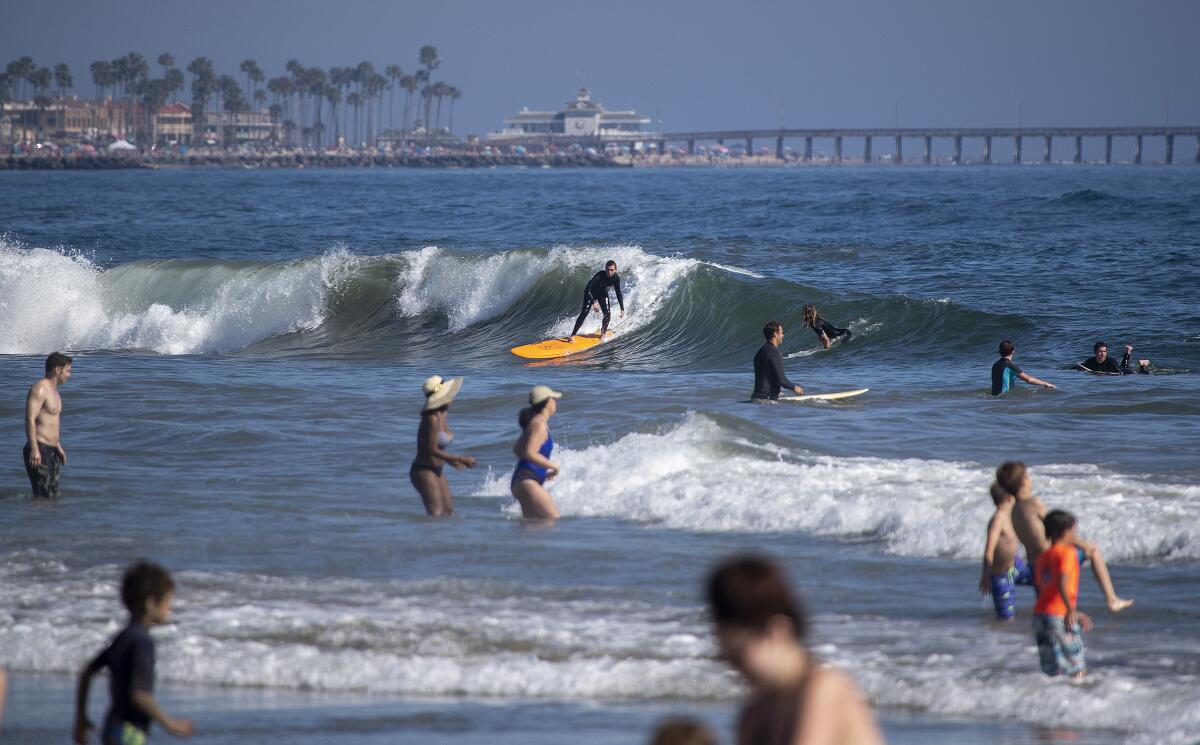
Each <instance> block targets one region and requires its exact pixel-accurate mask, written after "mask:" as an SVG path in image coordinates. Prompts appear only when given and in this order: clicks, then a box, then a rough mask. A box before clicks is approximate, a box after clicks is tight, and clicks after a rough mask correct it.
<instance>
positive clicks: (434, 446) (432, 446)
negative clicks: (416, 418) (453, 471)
mask: <svg viewBox="0 0 1200 745" xmlns="http://www.w3.org/2000/svg"><path fill="white" fill-rule="evenodd" d="M433 424H434V422H433V417H426V420H425V421H424V422H421V427H422V428H423V429H422V434H423V436H424V437H425V448H426V449H427V450H428V451H429V454H430V455H432V456H433V457H434V458H438V459H439V460H444V461H446V462H447V463H449V464H450V465H452V466H454V467H456V468H457V467H459V466H460V465H463V466H465V465H467V461H468V460H470V466H474V465H475V459H474V458H471V457H470V456H465V455H454V454H453V453H451V452H450V451H448V450H443V449H442V446H441V445H439V444H438V434H439V432H438V427H440V426H441V425H440V424H439V425H438V427H434V426H433ZM470 466H468V467H470Z"/></svg>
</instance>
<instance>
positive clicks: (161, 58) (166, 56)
mask: <svg viewBox="0 0 1200 745" xmlns="http://www.w3.org/2000/svg"><path fill="white" fill-rule="evenodd" d="M158 64H160V65H162V69H163V78H166V77H167V70H169V69H170V68H172V67H174V66H175V57H174V56H173V55H172V54H171V53H170V52H163V53H162V54H160V55H158Z"/></svg>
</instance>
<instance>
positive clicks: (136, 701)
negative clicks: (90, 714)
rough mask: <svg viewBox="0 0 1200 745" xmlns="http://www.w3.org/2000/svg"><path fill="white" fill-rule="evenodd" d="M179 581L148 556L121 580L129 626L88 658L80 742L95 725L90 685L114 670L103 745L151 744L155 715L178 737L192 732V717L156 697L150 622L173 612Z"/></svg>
mask: <svg viewBox="0 0 1200 745" xmlns="http://www.w3.org/2000/svg"><path fill="white" fill-rule="evenodd" d="M174 596H175V583H174V582H173V581H172V580H171V575H169V574H167V570H165V569H163V568H162V567H160V566H158V565H157V564H151V563H150V562H147V561H139V562H138V563H136V564H134V565H133V566H131V567H130V568H129V569H128V570H127V571H126V572H125V577H124V579H123V580H122V581H121V602H122V603H124V604H125V607H126V608H127V609H129V625H128V626H126V627H125V629H124V630H123V631H121V633H119V634H117V635H116V637H115V638H113V640H112V643H111V644H110V645H109V646H108V648H107V649H105V650H104V651H103V652H101V653H100V654H98V655H96V658H95V659H93V660H92V661H91V662H89V663H88V665H87V667H85V668H84V669H83V672H82V673H81V674H80V676H79V690H78V693H77V695H76V698H75V727H74V730H75V736H74V740H75V742H77V743H79V745H84V744H85V743H87V741H88V733H89V732H90V731H91V730H92V729H93V728H94V726H93V724H92V723H91V722H89V721H88V718H87V698H88V689H89V688H90V687H91V684H92V677H93V676H95V675H96V673H98V672H100V671H101V670H103V669H104V668H106V667H107V668H108V671H109V689H110V691H111V694H112V705H111V706H110V707H109V709H108V715H107V716H106V717H105V718H104V729H103V731H102V734H101V735H100V741H101V743H102V745H145V742H146V735H147V733H148V732H149V731H150V720H154V721H156V722H158V723H159V724H161V725H162V726H163V728H164V729H166V730H167V731H168V732H170V733H171V734H172V735H175V736H176V737H190V736H191V734H192V727H193V724H192V720H190V719H175V718H173V717H170V716H168V715H167V713H166V712H164V711H163V710H162V709H161V708H159V706H158V703H157V702H156V701H155V700H154V640H153V639H151V638H150V630H149V629H150V627H151V626H157V625H158V624H161V623H164V622H165V621H166V620H167V617H168V616H169V615H170V614H171V600H172V599H173V598H174Z"/></svg>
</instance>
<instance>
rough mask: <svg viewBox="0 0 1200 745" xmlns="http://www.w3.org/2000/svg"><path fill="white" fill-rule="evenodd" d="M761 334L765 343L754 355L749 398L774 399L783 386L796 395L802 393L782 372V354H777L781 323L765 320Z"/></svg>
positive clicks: (781, 336) (757, 399) (756, 399)
mask: <svg viewBox="0 0 1200 745" xmlns="http://www.w3.org/2000/svg"><path fill="white" fill-rule="evenodd" d="M763 336H764V337H766V339H767V343H766V344H763V345H762V348H761V349H759V350H758V353H757V354H755V355H754V392H753V393H751V394H750V399H751V400H752V401H764V400H770V401H774V400H776V399H778V398H779V392H780V391H781V390H783V389H784V388H786V389H788V390H789V391H792V392H793V393H795V394H797V395H801V394H803V393H804V389H803V388H801V387H800V386H798V385H796V384H795V383H793V382H792V381H790V380H788V377H787V375H786V374H785V373H784V372H783V356H782V355H780V354H779V345H780V344H782V343H783V324H782V323H780V322H779V321H767V325H766V326H763Z"/></svg>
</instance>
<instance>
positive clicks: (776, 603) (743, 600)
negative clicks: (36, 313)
mask: <svg viewBox="0 0 1200 745" xmlns="http://www.w3.org/2000/svg"><path fill="white" fill-rule="evenodd" d="M708 606H709V609H710V610H711V611H712V616H713V621H714V622H716V623H717V625H719V626H723V625H729V626H738V627H741V628H745V629H750V630H752V631H756V632H760V633H761V632H764V631H766V629H767V622H768V621H770V620H771V619H772V618H774V617H776V616H783V617H784V618H787V619H788V620H790V621H791V622H792V629H793V632H794V633H795V636H796V639H797V640H798V641H801V642H803V641H804V637H805V635H806V634H807V633H808V618H807V616H806V614H805V612H804V607H803V605H801V603H800V601H799V599H798V598H796V597H794V596H793V595H792V592H791V589H789V588H788V583H787V578H786V577H784V575H783V571H782V570H781V569H779V567H778V566H776V565H775V563H774V562H772V561H771V560H769V559H765V558H763V557H761V556H753V555H749V556H738V557H734V558H732V559H728V560H726V561H724V562H722V563H721V564H719V565H717V568H716V569H714V570H713V572H712V574H710V575H709V577H708Z"/></svg>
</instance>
